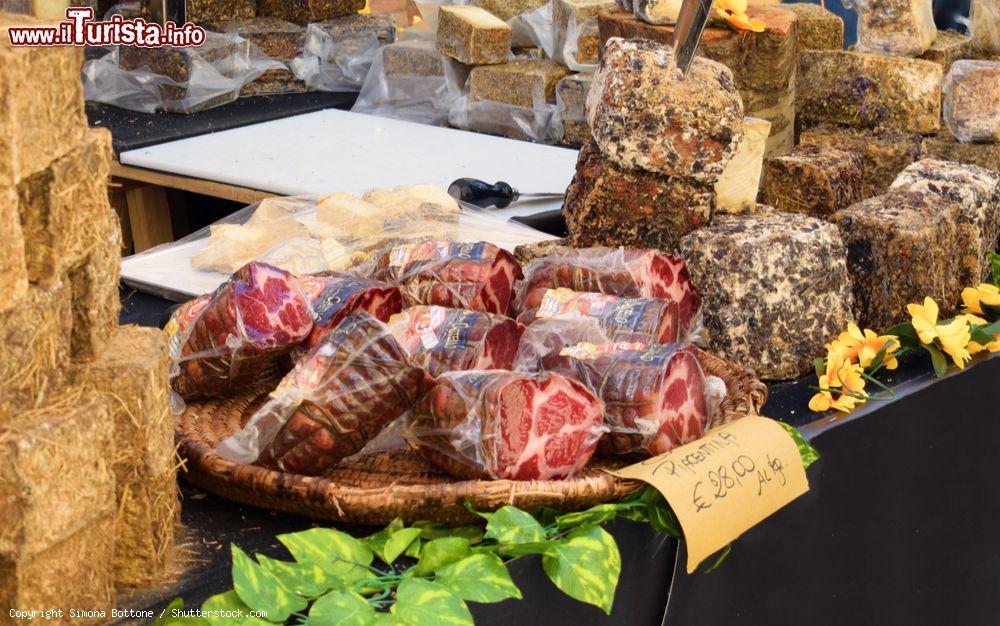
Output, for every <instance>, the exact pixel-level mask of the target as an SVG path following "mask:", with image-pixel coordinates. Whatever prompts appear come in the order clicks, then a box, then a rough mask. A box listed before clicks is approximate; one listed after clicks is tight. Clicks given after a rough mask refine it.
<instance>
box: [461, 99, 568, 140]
mask: <svg viewBox="0 0 1000 626" xmlns="http://www.w3.org/2000/svg"><path fill="white" fill-rule="evenodd" d="M555 110H556V107H555V105H554V104H550V103H546V102H540V103H538V104H537V106H532V107H524V106H518V105H512V104H504V103H502V102H493V101H491V100H479V101H474V100H470V99H469V97H468V96H462V97H460V98H458V99H457V100H455V102H454V104H453V105H452V108H451V112H450V114H449V116H448V122H449V123H450V124H451V125H452V126H454V127H455V128H461V129H462V130H472V131H476V132H479V133H487V134H489V135H499V136H501V137H509V138H511V139H523V140H528V141H537V142H539V143H548V144H551V143H557V142H558V141H559V139H560V136H559V135H557V134H556V133H555V130H554V129H555V127H554V125H553V122H552V118H553V115H554V114H555Z"/></svg>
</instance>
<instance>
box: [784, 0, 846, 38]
mask: <svg viewBox="0 0 1000 626" xmlns="http://www.w3.org/2000/svg"><path fill="white" fill-rule="evenodd" d="M781 8H783V9H785V10H788V11H792V12H793V13H795V15H797V16H798V18H799V20H798V21H799V33H798V46H797V50H843V49H844V20H843V19H842V18H841V17H840V16H839V15H837V14H836V13H833V12H832V11H827V10H826V9H825V8H823V7H822V6H820V5H819V4H813V3H812V2H791V3H788V4H782V5H781Z"/></svg>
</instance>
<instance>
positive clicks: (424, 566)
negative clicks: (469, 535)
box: [413, 537, 470, 576]
mask: <svg viewBox="0 0 1000 626" xmlns="http://www.w3.org/2000/svg"><path fill="white" fill-rule="evenodd" d="M469 554H470V552H469V540H468V539H466V538H464V537H441V538H440V539H433V540H431V541H428V542H427V545H425V546H424V548H423V550H422V551H421V553H420V562H419V563H417V565H416V567H414V568H413V573H414V574H416V575H417V576H430V575H431V574H433V573H434V572H435V571H437V570H438V568H441V567H444V566H445V565H449V564H451V563H454V562H455V561H460V560H462V559H464V558H465V557H467V556H469Z"/></svg>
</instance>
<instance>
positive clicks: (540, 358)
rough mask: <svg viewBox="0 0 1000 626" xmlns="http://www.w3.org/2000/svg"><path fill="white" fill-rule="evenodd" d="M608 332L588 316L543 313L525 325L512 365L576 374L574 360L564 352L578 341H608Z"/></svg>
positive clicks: (520, 368) (528, 368) (528, 369)
mask: <svg viewBox="0 0 1000 626" xmlns="http://www.w3.org/2000/svg"><path fill="white" fill-rule="evenodd" d="M608 342H610V339H608V336H607V334H605V333H604V331H603V330H601V327H600V325H599V324H598V323H597V320H595V319H593V318H590V317H543V318H541V319H537V320H535V321H534V322H532V323H531V324H530V325H528V326H527V327H526V328H525V329H524V333H523V334H522V335H521V343H520V345H518V347H517V356H515V357H514V365H513V367H512V368H511V369H513V370H515V371H518V372H532V373H534V372H556V373H558V374H563V375H567V376H570V377H573V378H575V377H576V376H577V369H576V360H575V359H573V358H572V357H568V356H563V355H561V354H560V352H561V351H562V350H563V349H564V348H568V347H572V346H575V345H577V344H578V343H597V344H600V343H608Z"/></svg>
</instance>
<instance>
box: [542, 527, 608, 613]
mask: <svg viewBox="0 0 1000 626" xmlns="http://www.w3.org/2000/svg"><path fill="white" fill-rule="evenodd" d="M542 568H543V569H544V570H545V573H546V574H547V575H548V577H549V579H550V580H551V581H552V582H553V583H555V585H556V587H558V588H559V589H561V590H562V591H563V593H565V594H566V595H568V596H570V597H571V598H575V599H577V600H580V601H581V602H586V603H588V604H593V605H594V606H596V607H599V608H600V609H601V610H603V611H604V612H605V613H607V614H608V615H610V614H611V605H612V604H613V603H614V600H615V589H616V588H617V587H618V576H619V574H621V569H622V559H621V555H620V554H619V553H618V544H616V543H615V539H614V537H612V536H611V534H610V533H608V532H607V531H606V530H604V529H603V528H601V527H600V526H595V525H586V526H580V527H579V528H575V529H573V530H572V531H571V532H570V533H569V535H567V536H566V539H565V540H563V541H559V542H556V543H555V544H554V545H553V546H552V548H551V549H550V550H549V551H548V552H546V553H545V555H543V556H542Z"/></svg>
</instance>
